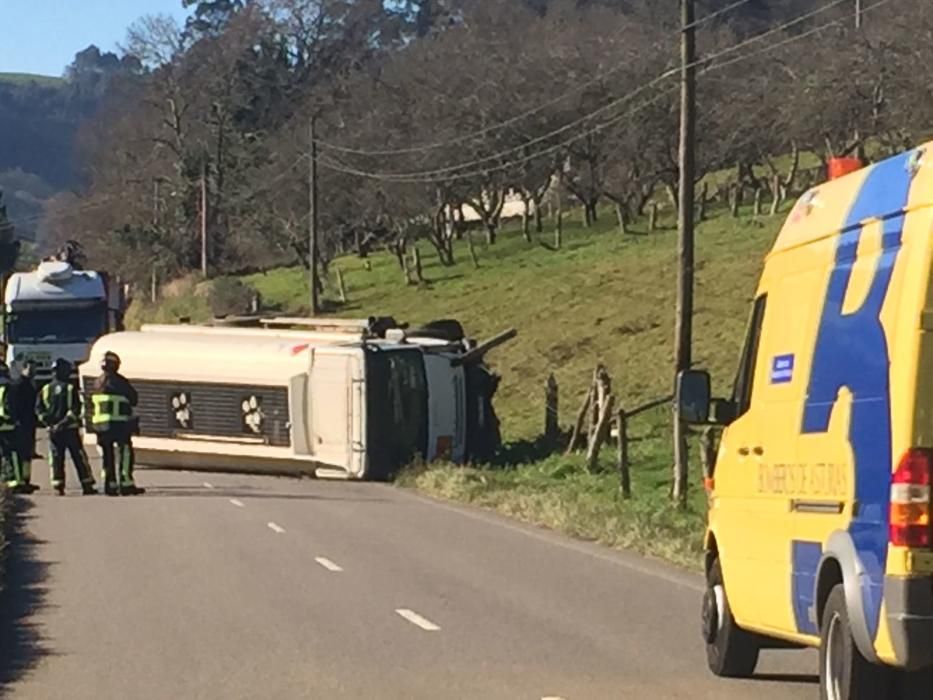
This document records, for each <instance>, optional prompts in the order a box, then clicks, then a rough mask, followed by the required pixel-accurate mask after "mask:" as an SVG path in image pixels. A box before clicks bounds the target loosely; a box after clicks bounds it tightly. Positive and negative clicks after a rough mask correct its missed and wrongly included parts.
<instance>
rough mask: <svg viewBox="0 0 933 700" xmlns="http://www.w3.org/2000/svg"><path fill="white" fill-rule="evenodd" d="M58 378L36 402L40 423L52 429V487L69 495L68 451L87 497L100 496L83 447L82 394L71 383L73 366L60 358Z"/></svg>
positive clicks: (54, 369)
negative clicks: (66, 456)
mask: <svg viewBox="0 0 933 700" xmlns="http://www.w3.org/2000/svg"><path fill="white" fill-rule="evenodd" d="M52 372H53V374H54V379H52V381H51V382H49V383H48V384H46V385H45V386H44V387H42V391H41V392H40V393H39V398H38V399H37V400H36V415H37V416H38V418H39V422H40V423H41V424H42V425H44V426H45V427H47V428H48V429H49V464H50V465H51V467H52V488H53V489H55V492H56V493H57V494H58V495H59V496H64V495H65V452H68V453H69V454H70V455H71V461H72V462H74V465H75V469H76V470H77V472H78V479H79V481H80V482H81V490H82V491H83V493H84V495H85V496H93V495H94V494H96V493H97V490H96V489H95V488H94V476H93V474H91V462H90V460H89V459H88V457H87V452H85V451H84V446H83V445H82V444H81V413H82V410H81V395H80V393H79V392H78V388H77V387H76V386H75V385H74V383H72V381H71V363H70V362H68V361H67V360H62V359H58V360H55V362H54V363H53V364H52Z"/></svg>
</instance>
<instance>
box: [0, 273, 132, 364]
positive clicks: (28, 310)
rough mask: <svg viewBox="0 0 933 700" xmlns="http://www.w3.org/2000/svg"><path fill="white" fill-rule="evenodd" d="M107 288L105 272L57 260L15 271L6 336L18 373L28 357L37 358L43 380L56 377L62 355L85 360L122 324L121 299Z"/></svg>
mask: <svg viewBox="0 0 933 700" xmlns="http://www.w3.org/2000/svg"><path fill="white" fill-rule="evenodd" d="M108 286H109V284H108V281H107V278H106V276H105V275H103V274H101V273H98V272H93V271H86V270H75V269H74V268H73V267H72V266H71V265H70V264H68V263H67V262H61V261H57V260H55V261H45V262H42V263H40V264H39V266H38V267H37V268H36V269H35V270H33V271H31V272H17V273H14V274H12V275H10V278H9V280H8V281H7V284H6V289H5V295H4V312H5V321H6V322H5V328H4V339H5V343H6V361H7V363H8V364H9V365H10V369H11V371H12V372H13V374H14V376H15V375H17V374H18V373H19V370H20V369H21V368H22V366H23V363H24V362H25V361H27V360H32V361H33V362H35V364H36V376H37V378H38V379H39V380H40V381H42V380H46V379H49V378H50V377H51V364H52V362H53V361H54V360H56V359H58V358H63V359H65V360H68V361H69V362H71V363H72V364H74V365H78V364H79V363H81V362H84V361H85V360H86V359H87V357H88V353H89V352H90V348H91V345H92V344H93V343H94V341H95V340H97V338H99V337H100V336H102V335H104V334H105V333H107V332H109V331H111V330H114V329H115V327H116V325H117V323H116V321H117V320H118V318H119V308H120V305H119V304H118V305H117V306H116V307H113V302H114V301H118V300H115V299H114V296H115V295H114V294H112V293H110V290H109V289H108Z"/></svg>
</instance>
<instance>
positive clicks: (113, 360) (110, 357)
mask: <svg viewBox="0 0 933 700" xmlns="http://www.w3.org/2000/svg"><path fill="white" fill-rule="evenodd" d="M100 368H101V369H102V370H104V371H105V372H118V371H119V370H120V356H119V355H117V353H115V352H110V351H109V350H108V351H107V352H105V353H104V361H103V362H101V363H100Z"/></svg>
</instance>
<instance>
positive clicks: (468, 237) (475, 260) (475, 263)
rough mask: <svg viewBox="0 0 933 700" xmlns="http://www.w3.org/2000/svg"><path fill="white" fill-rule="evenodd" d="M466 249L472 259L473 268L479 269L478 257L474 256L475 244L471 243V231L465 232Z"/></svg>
mask: <svg viewBox="0 0 933 700" xmlns="http://www.w3.org/2000/svg"><path fill="white" fill-rule="evenodd" d="M466 240H467V250H469V251H470V260H472V261H473V268H474V269H476V270H478V269H479V259H478V258H477V257H476V246H474V245H473V232H472V231H467V232H466Z"/></svg>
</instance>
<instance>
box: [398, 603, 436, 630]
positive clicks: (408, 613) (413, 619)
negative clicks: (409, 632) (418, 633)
mask: <svg viewBox="0 0 933 700" xmlns="http://www.w3.org/2000/svg"><path fill="white" fill-rule="evenodd" d="M395 612H397V613H398V614H399V615H401V616H402V617H404V618H405V619H406V620H408V621H409V622H410V623H411V624H413V625H415V626H416V627H420V628H421V629H423V630H425V631H426V632H437V631H438V630H440V627H438V626H437V625H435V624H434V623H433V622H431V621H430V620H428V619H426V618H423V617H421V615H419V614H418V613H416V612H415V611H413V610H409V609H407V608H399V609H398V610H396V611H395Z"/></svg>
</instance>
